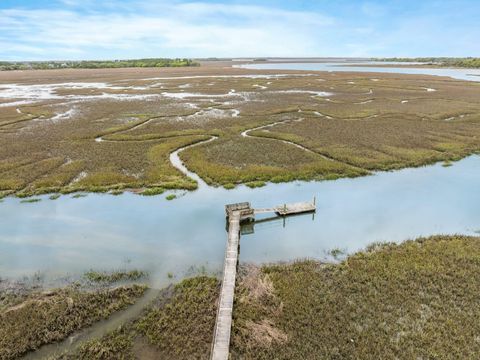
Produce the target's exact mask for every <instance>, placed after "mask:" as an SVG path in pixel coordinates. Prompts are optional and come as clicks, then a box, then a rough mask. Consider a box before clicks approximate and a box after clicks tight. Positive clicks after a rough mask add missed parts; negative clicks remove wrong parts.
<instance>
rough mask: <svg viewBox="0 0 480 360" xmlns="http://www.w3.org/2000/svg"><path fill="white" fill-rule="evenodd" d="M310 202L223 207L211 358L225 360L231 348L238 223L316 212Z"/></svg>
mask: <svg viewBox="0 0 480 360" xmlns="http://www.w3.org/2000/svg"><path fill="white" fill-rule="evenodd" d="M315 209H316V207H315V198H314V199H313V202H305V203H295V204H284V205H280V206H276V207H274V208H266V209H253V208H252V207H251V205H250V203H248V202H244V203H237V204H230V205H226V206H225V212H226V216H227V221H228V229H227V230H228V239H227V247H226V249H225V260H224V263H223V277H222V286H221V289H220V298H219V301H218V307H217V318H216V322H215V330H214V334H213V342H212V350H211V354H210V359H212V360H228V356H229V348H230V332H231V329H232V314H233V300H234V295H235V280H236V276H237V265H238V254H239V245H240V222H242V221H246V220H248V221H254V219H255V215H256V214H266V213H275V214H277V215H278V216H289V215H294V214H302V213H309V212H315Z"/></svg>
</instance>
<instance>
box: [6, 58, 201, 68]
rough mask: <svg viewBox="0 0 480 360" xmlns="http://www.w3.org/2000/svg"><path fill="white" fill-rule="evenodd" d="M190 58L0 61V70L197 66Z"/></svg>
mask: <svg viewBox="0 0 480 360" xmlns="http://www.w3.org/2000/svg"><path fill="white" fill-rule="evenodd" d="M199 65H200V64H199V63H198V62H195V61H193V60H191V59H138V60H99V61H97V60H92V61H90V60H88V61H31V62H27V61H21V62H7V61H0V71H6V70H47V69H105V68H127V67H181V66H199Z"/></svg>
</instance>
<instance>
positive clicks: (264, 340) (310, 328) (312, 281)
mask: <svg viewBox="0 0 480 360" xmlns="http://www.w3.org/2000/svg"><path fill="white" fill-rule="evenodd" d="M479 259H480V238H473V237H463V236H453V237H441V236H439V237H432V238H428V239H418V240H416V241H407V242H405V243H403V244H401V245H395V244H387V245H378V246H372V247H371V248H369V249H368V250H367V251H365V252H360V253H357V254H355V255H352V256H350V257H348V258H347V259H346V260H344V261H343V262H341V263H340V264H338V265H325V264H319V263H317V262H314V261H300V262H296V263H293V264H287V265H273V266H265V267H263V268H262V269H261V270H257V271H256V272H255V271H254V272H253V275H252V271H249V272H247V273H246V274H245V275H244V276H243V277H242V278H241V280H240V283H239V287H238V292H237V294H238V296H237V300H236V304H235V305H236V306H235V310H234V323H235V326H234V329H233V344H232V355H233V356H232V358H235V359H236V358H241V359H302V358H303V359H305V358H312V357H313V358H320V359H420V358H421V359H431V358H435V359H445V358H457V359H459V358H462V359H466V358H475V357H476V355H477V354H478V353H479V351H480V342H479V340H478V333H479V331H480V324H479V322H478V317H479V316H480V306H479V303H478V292H479V291H480V276H479V274H480V272H479V270H480V262H479Z"/></svg>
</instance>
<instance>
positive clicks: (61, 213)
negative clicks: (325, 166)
mask: <svg viewBox="0 0 480 360" xmlns="http://www.w3.org/2000/svg"><path fill="white" fill-rule="evenodd" d="M363 70H365V69H364V68H363ZM237 115H238V114H237ZM319 116H321V114H319ZM289 121H295V120H289ZM280 123H281V122H278V123H272V124H267V125H264V126H260V127H256V128H252V129H248V130H245V131H244V132H242V133H241V134H240V135H241V136H244V137H253V135H250V134H249V133H250V132H252V131H255V130H261V129H265V128H269V127H273V126H275V125H278V124H280ZM140 126H141V125H140ZM130 130H131V129H130ZM126 131H128V130H126ZM216 139H217V137H216V136H211V137H210V138H209V139H207V140H204V141H201V142H198V143H195V144H193V145H189V146H186V147H183V148H180V149H178V150H176V151H174V152H172V153H171V154H170V161H171V163H172V165H173V166H175V167H176V168H177V169H178V170H180V171H181V172H182V173H184V174H186V175H187V176H189V177H191V178H193V179H195V180H196V181H197V182H198V183H199V189H198V190H196V191H193V192H188V193H185V192H181V191H179V192H178V198H177V199H175V200H174V201H167V200H165V198H164V197H142V196H138V195H135V194H131V193H126V194H123V195H122V196H111V195H107V194H89V195H88V196H86V197H83V198H78V199H74V198H72V197H71V196H62V197H60V198H59V199H57V200H55V201H52V200H49V199H48V196H42V197H41V198H42V201H41V202H38V203H30V204H24V203H20V200H19V199H16V198H6V199H4V201H3V202H2V203H0V275H1V277H2V278H17V279H19V278H22V277H24V276H31V275H33V274H41V276H42V277H44V278H45V279H56V278H62V277H64V276H66V275H77V276H78V275H79V274H82V273H83V272H84V271H86V270H89V269H95V270H112V269H120V268H124V267H125V264H128V267H131V268H139V269H142V270H146V271H149V272H150V273H151V274H152V276H151V279H152V284H151V286H152V288H153V289H160V288H163V287H165V286H167V285H168V284H169V283H171V282H172V281H178V280H180V279H182V278H183V277H186V276H190V275H194V274H198V273H203V272H210V273H217V272H219V271H220V270H221V268H222V262H223V254H224V248H225V240H226V232H225V213H224V205H225V204H226V203H232V202H241V201H250V202H251V203H252V205H253V206H254V207H272V206H275V205H278V204H282V203H286V202H297V201H305V200H310V199H312V198H313V197H314V196H315V197H316V199H317V212H316V214H315V216H312V215H308V216H298V217H293V218H288V219H286V220H285V221H283V220H282V219H276V220H273V221H269V222H263V223H259V224H257V225H255V226H254V227H252V228H250V229H248V235H247V234H244V235H242V240H241V252H240V260H241V261H242V262H254V263H265V262H276V261H289V260H293V259H298V258H316V259H327V260H330V259H331V256H330V251H331V250H332V249H340V250H343V251H344V252H345V253H352V252H355V251H357V250H359V249H362V248H365V247H366V246H367V245H369V244H371V243H372V242H377V241H395V242H401V241H404V240H406V239H412V238H416V237H419V236H429V235H433V234H456V233H461V234H468V235H478V234H480V220H479V217H478V214H479V213H480V192H479V191H478V184H479V183H480V156H478V155H473V156H470V157H468V158H465V159H463V160H461V161H459V162H456V163H454V164H453V165H452V166H450V167H443V166H441V164H436V165H432V166H426V167H421V168H415V169H404V170H399V171H394V172H379V173H375V174H373V175H371V176H367V177H362V178H356V179H340V180H336V181H323V182H299V181H296V182H291V183H285V184H268V185H267V186H265V187H263V188H257V189H250V188H247V187H245V186H239V187H237V188H235V189H233V190H226V189H223V188H214V187H210V186H208V185H207V184H206V183H205V182H204V181H203V180H202V179H201V178H200V177H199V176H198V175H197V174H195V173H193V172H191V171H190V170H189V169H188V168H187V167H186V166H185V164H184V163H183V162H182V160H181V152H182V151H184V150H186V149H188V148H191V147H194V146H199V145H201V144H205V143H208V142H211V141H214V140H216ZM95 140H96V141H97V142H101V141H106V140H104V139H103V138H102V137H98V138H97V139H95ZM272 141H282V142H284V143H287V144H290V145H292V146H296V147H299V148H302V149H303V150H305V151H308V152H311V150H310V149H308V148H305V147H303V146H301V145H298V144H295V143H293V142H289V141H283V140H272ZM319 155H320V156H321V154H319ZM99 264H101V265H99ZM169 274H174V278H173V279H170V276H169ZM156 292H157V290H151V291H150V292H148V293H147V295H146V296H144V298H142V299H141V300H140V301H139V302H137V304H135V305H134V306H132V307H130V308H128V309H127V310H125V311H122V312H119V313H118V314H115V315H113V316H112V317H110V318H109V319H108V320H107V321H103V322H100V323H98V324H95V325H94V326H92V327H90V328H88V329H86V330H84V331H81V332H79V333H77V334H75V335H74V336H73V337H69V338H68V339H67V340H65V341H63V342H60V343H58V344H53V345H47V346H45V347H42V349H41V350H40V351H38V352H36V353H32V354H31V355H29V356H28V357H27V358H29V359H37V358H41V357H42V356H43V357H44V356H46V355H49V354H52V353H54V352H58V351H61V350H63V349H66V348H68V347H71V346H72V344H78V343H79V342H81V341H84V340H87V339H91V338H93V337H99V336H101V335H102V334H104V333H106V332H107V331H109V330H111V329H113V328H115V327H117V326H118V325H119V324H121V323H124V322H125V321H128V320H129V319H132V318H134V317H135V316H137V315H138V314H139V313H140V311H141V310H142V309H143V308H144V306H145V305H146V304H148V302H149V301H150V300H151V299H152V298H153V297H154V296H155V294H156Z"/></svg>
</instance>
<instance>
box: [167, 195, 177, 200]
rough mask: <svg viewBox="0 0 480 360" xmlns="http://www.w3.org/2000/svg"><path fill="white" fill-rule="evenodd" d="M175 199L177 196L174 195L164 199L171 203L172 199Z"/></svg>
mask: <svg viewBox="0 0 480 360" xmlns="http://www.w3.org/2000/svg"><path fill="white" fill-rule="evenodd" d="M176 198H177V195H175V194H170V195H167V196H166V197H165V199H167V200H168V201H172V200H174V199H176Z"/></svg>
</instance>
